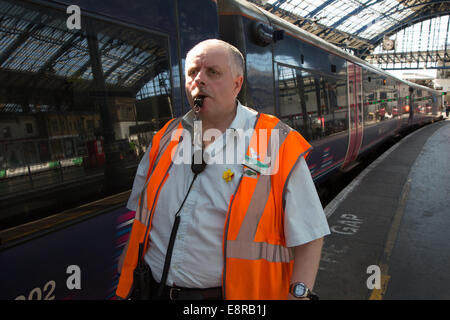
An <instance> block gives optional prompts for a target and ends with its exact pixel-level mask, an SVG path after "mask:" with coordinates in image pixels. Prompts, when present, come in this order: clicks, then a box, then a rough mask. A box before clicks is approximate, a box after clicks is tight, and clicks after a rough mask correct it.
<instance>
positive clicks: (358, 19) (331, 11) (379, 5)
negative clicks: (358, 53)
mask: <svg viewBox="0 0 450 320" xmlns="http://www.w3.org/2000/svg"><path fill="white" fill-rule="evenodd" d="M248 1H251V2H256V1H252V0H248ZM262 3H264V4H265V6H266V8H269V10H270V11H271V12H273V13H277V10H285V11H288V12H290V13H293V14H296V15H298V16H299V17H303V18H309V19H312V20H313V21H316V22H317V23H319V24H322V25H324V26H325V27H331V28H334V29H336V30H340V31H343V32H346V33H349V34H353V35H357V36H358V37H360V38H362V39H364V40H368V41H370V40H372V39H374V38H376V37H377V36H378V35H380V34H382V33H383V32H384V31H385V30H387V29H389V28H391V27H392V26H394V25H396V24H398V23H400V22H401V21H402V20H404V19H405V18H407V17H409V16H411V15H413V14H414V13H415V12H416V11H414V10H412V9H409V8H407V6H408V5H412V4H414V1H413V2H411V1H409V2H407V4H406V5H404V4H402V3H400V1H398V0H325V1H324V0H286V1H283V0H268V1H262ZM270 6H271V7H272V8H270Z"/></svg>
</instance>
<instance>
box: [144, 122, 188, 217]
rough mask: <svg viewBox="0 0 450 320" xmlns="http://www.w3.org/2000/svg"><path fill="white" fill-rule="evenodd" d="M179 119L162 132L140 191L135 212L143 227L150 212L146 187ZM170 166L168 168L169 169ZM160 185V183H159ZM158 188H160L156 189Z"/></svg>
mask: <svg viewBox="0 0 450 320" xmlns="http://www.w3.org/2000/svg"><path fill="white" fill-rule="evenodd" d="M181 119H182V118H181V117H180V118H177V119H175V120H173V121H172V122H171V123H170V124H169V125H168V126H167V129H166V131H165V132H164V134H163V136H162V137H161V140H160V141H159V148H158V155H157V156H156V159H155V162H154V163H153V167H152V168H151V170H152V171H151V173H150V175H149V178H148V180H147V181H146V183H145V185H144V187H143V188H142V191H141V196H140V197H139V199H140V204H139V207H138V209H137V211H136V216H135V217H136V219H137V220H138V221H139V222H141V223H142V224H144V225H147V224H148V222H149V221H148V220H149V218H150V211H151V210H149V209H148V208H147V187H148V183H149V182H150V177H151V175H152V174H153V171H154V170H155V168H156V166H157V165H158V162H159V160H160V158H161V156H162V155H163V154H164V152H165V151H166V149H167V146H168V145H169V142H170V140H171V137H172V132H173V131H174V130H175V129H176V128H177V127H178V125H179V124H180V122H181ZM170 167H171V165H170V166H169V169H170ZM161 183H162V181H161ZM159 188H160V186H159V187H158V189H159ZM158 193H159V190H157V194H158ZM154 205H155V204H154V203H153V205H152V206H154Z"/></svg>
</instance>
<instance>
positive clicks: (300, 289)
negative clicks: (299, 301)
mask: <svg viewBox="0 0 450 320" xmlns="http://www.w3.org/2000/svg"><path fill="white" fill-rule="evenodd" d="M305 291H306V289H305V286H304V285H303V284H301V283H299V284H297V285H295V287H294V293H295V295H296V296H298V297H302V296H304V294H305Z"/></svg>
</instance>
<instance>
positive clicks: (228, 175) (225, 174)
mask: <svg viewBox="0 0 450 320" xmlns="http://www.w3.org/2000/svg"><path fill="white" fill-rule="evenodd" d="M233 177H234V172H232V171H231V170H230V169H228V170H226V171H224V172H223V175H222V179H223V180H225V181H226V182H227V183H228V182H230V181H231V179H233Z"/></svg>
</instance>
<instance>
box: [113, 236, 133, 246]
mask: <svg viewBox="0 0 450 320" xmlns="http://www.w3.org/2000/svg"><path fill="white" fill-rule="evenodd" d="M129 236H130V234H129V233H127V234H124V235H123V236H121V237H120V238H118V239H117V241H116V246H119V245H121V244H122V243H124V242H127V241H128V237H129Z"/></svg>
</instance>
